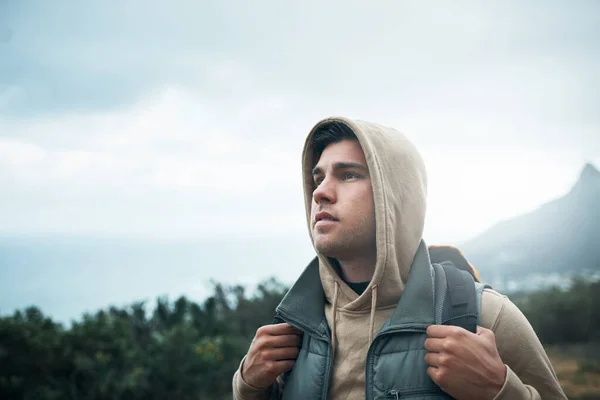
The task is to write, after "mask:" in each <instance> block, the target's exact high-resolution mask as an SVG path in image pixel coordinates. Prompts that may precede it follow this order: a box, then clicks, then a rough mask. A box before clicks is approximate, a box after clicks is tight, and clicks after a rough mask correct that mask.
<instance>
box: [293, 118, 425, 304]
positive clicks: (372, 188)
mask: <svg viewBox="0 0 600 400" xmlns="http://www.w3.org/2000/svg"><path fill="white" fill-rule="evenodd" d="M330 132H335V133H334V134H333V135H331V133H330ZM339 134H341V137H340V136H338V135H339ZM336 136H338V137H336ZM302 158H303V166H302V170H303V181H304V194H305V206H306V216H307V223H308V227H309V230H310V235H311V239H312V242H313V245H314V247H315V249H316V251H317V255H318V258H319V271H320V275H321V280H322V283H323V288H324V290H325V295H326V297H327V298H329V299H331V298H333V297H334V295H333V292H334V291H336V292H337V290H338V289H339V290H340V291H341V296H340V298H339V301H338V300H336V302H337V306H338V307H341V308H345V309H347V310H348V311H352V310H354V311H358V310H367V309H372V308H378V307H385V306H390V305H395V304H396V303H397V302H398V300H399V298H400V295H401V293H402V290H403V289H404V285H405V284H406V280H407V278H408V275H409V271H410V266H411V264H412V261H413V258H414V256H415V253H416V251H417V248H418V247H419V244H420V243H421V238H422V235H423V228H424V221H425V209H426V191H427V177H426V172H425V166H424V163H423V160H422V158H421V156H420V155H419V153H418V152H417V150H416V148H415V147H414V146H413V145H412V143H410V142H409V141H408V140H407V139H406V138H405V137H404V135H402V134H401V133H400V132H398V131H396V130H394V129H392V128H388V127H384V126H381V125H378V124H374V123H370V122H365V121H355V120H350V119H347V118H341V117H340V118H337V117H336V118H327V119H324V120H322V121H320V122H318V123H317V124H316V125H315V126H314V127H313V129H312V130H311V131H310V133H309V135H308V137H307V139H306V142H305V146H304V151H303V156H302ZM320 161H322V162H321V163H320V164H319V162H320ZM315 167H317V168H316V170H315ZM317 220H319V221H320V222H318V223H317V222H316V221H317ZM353 258H354V259H356V258H360V259H361V260H372V261H371V263H370V264H371V265H365V266H364V267H365V268H368V269H370V272H372V279H371V280H370V283H369V286H368V287H367V290H365V292H364V293H363V294H362V295H360V296H359V295H357V294H356V293H355V292H354V291H353V290H352V289H350V288H349V287H348V286H347V285H346V284H345V282H344V281H343V279H341V277H340V275H339V274H340V271H339V269H338V268H337V266H336V264H337V263H336V260H338V259H341V260H344V259H346V260H347V259H353ZM369 275H371V274H370V273H369ZM375 288H376V292H375V293H377V295H376V298H373V293H372V292H373V289H375ZM335 297H337V293H336V296H335ZM334 307H335V306H334Z"/></svg>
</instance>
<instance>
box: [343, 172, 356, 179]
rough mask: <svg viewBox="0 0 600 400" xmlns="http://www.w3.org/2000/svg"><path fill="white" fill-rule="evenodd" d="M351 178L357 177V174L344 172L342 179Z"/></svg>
mask: <svg viewBox="0 0 600 400" xmlns="http://www.w3.org/2000/svg"><path fill="white" fill-rule="evenodd" d="M353 178H358V175H356V174H355V173H354V172H347V173H346V174H344V179H353Z"/></svg>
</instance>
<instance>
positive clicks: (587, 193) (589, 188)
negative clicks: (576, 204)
mask: <svg viewBox="0 0 600 400" xmlns="http://www.w3.org/2000/svg"><path fill="white" fill-rule="evenodd" d="M598 193H600V171H598V169H597V168H596V167H595V166H594V165H592V164H591V163H587V164H585V166H584V167H583V169H582V170H581V173H580V174H579V180H578V181H577V183H576V184H575V185H574V186H573V188H572V189H571V194H574V195H577V196H584V198H587V199H589V200H590V201H594V202H596V201H597V197H598Z"/></svg>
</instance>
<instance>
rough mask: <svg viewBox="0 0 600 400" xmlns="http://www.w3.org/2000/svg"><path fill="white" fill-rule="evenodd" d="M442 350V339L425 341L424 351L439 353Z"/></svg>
mask: <svg viewBox="0 0 600 400" xmlns="http://www.w3.org/2000/svg"><path fill="white" fill-rule="evenodd" d="M443 349H444V339H437V338H429V339H425V350H427V351H430V352H434V353H439V352H440V351H442V350H443Z"/></svg>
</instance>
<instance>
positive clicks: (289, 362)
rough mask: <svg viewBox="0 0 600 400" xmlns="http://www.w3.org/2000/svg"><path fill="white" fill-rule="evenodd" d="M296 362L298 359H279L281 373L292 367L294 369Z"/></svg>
mask: <svg viewBox="0 0 600 400" xmlns="http://www.w3.org/2000/svg"><path fill="white" fill-rule="evenodd" d="M295 363H296V361H294V360H284V361H277V369H278V371H279V374H283V373H285V372H288V371H289V370H290V369H292V368H293V367H294V364H295Z"/></svg>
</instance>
